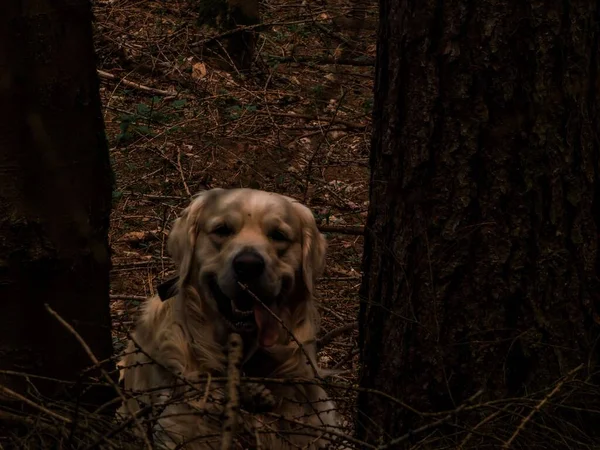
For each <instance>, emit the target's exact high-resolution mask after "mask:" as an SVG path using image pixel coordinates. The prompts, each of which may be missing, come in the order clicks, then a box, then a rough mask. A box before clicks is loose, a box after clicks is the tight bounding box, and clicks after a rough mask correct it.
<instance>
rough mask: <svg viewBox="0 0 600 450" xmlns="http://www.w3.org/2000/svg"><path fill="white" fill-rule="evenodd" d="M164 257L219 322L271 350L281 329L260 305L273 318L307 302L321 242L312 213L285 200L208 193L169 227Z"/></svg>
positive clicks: (238, 192)
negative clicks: (238, 326)
mask: <svg viewBox="0 0 600 450" xmlns="http://www.w3.org/2000/svg"><path fill="white" fill-rule="evenodd" d="M169 251H170V252H171V254H172V256H173V258H174V260H175V262H176V264H178V266H179V270H180V277H181V278H182V280H183V281H182V282H184V283H189V284H190V285H192V286H193V287H195V288H196V289H198V291H199V293H200V296H201V298H202V300H203V301H205V302H206V303H207V305H208V306H209V307H211V308H212V309H213V310H215V311H218V312H219V313H220V314H221V315H223V316H224V317H225V319H227V320H229V321H231V322H234V323H236V322H240V323H242V322H245V323H249V322H252V325H255V326H256V328H257V329H258V330H257V331H258V341H259V343H260V344H261V345H262V346H264V347H269V346H271V345H273V344H274V343H276V342H277V341H278V339H279V333H280V331H281V330H280V329H279V322H278V321H277V320H276V319H275V318H274V317H272V314H271V313H270V312H268V311H267V310H266V309H265V308H264V306H263V304H264V305H266V306H267V307H268V308H269V309H270V310H271V311H272V312H273V313H275V314H277V313H279V312H280V311H282V310H284V309H287V310H288V312H290V310H291V309H294V308H296V307H298V306H299V305H298V304H299V303H301V302H302V301H306V300H308V299H309V298H310V295H311V293H312V289H313V286H314V282H315V280H316V278H317V277H318V276H319V275H320V273H321V272H322V269H323V264H324V257H325V239H324V238H323V236H322V235H321V233H319V231H318V230H317V226H316V223H315V220H314V217H313V215H312V213H311V211H310V210H309V209H308V208H306V207H305V206H303V205H302V204H300V203H298V202H296V201H294V200H293V199H291V198H289V197H284V196H281V195H278V194H274V193H269V192H264V191H258V190H253V189H231V190H224V189H212V190H210V191H205V192H203V193H201V194H200V195H198V196H197V197H196V199H195V200H194V201H193V202H192V204H191V205H190V206H189V207H188V208H187V209H186V210H185V211H184V212H183V214H182V217H181V218H179V219H178V220H177V221H176V222H175V224H174V227H173V230H172V232H171V234H170V236H169ZM246 287H247V289H248V290H250V291H251V293H249V292H248V291H247V289H246ZM253 294H254V295H253ZM257 299H259V300H257Z"/></svg>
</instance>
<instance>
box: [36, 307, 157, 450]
mask: <svg viewBox="0 0 600 450" xmlns="http://www.w3.org/2000/svg"><path fill="white" fill-rule="evenodd" d="M44 306H45V307H46V309H47V310H48V312H49V313H50V314H51V315H52V316H53V317H54V318H55V319H56V320H58V321H59V322H60V324H61V325H62V326H63V327H65V328H66V329H67V331H69V332H70V333H71V334H73V336H75V339H77V341H78V342H79V344H80V345H81V347H82V348H83V350H84V351H85V352H86V353H87V355H88V357H89V358H90V360H91V361H92V363H94V365H95V366H96V367H98V369H99V370H100V372H101V373H102V376H103V377H104V378H105V379H106V381H107V382H108V384H110V385H111V386H112V387H113V388H114V390H115V392H116V393H117V395H118V396H119V397H120V398H121V401H122V402H123V404H124V405H125V407H126V408H127V412H128V413H129V414H131V415H132V416H134V413H133V411H132V410H131V407H130V405H129V403H128V402H127V399H126V398H125V396H124V395H123V392H121V389H119V386H118V385H117V383H115V381H114V380H113V379H112V378H111V377H110V375H109V374H108V373H107V372H106V370H105V369H104V367H102V364H100V361H98V358H96V355H94V352H92V349H91V348H90V347H89V345H87V342H85V340H84V339H83V338H82V337H81V335H80V334H79V333H78V332H77V331H75V329H74V328H73V327H72V326H71V325H70V324H69V323H68V322H67V321H66V320H65V319H63V318H62V317H61V316H60V315H59V314H58V313H57V312H56V311H54V310H53V309H52V308H51V307H50V305H49V304H48V303H46V304H45V305H44ZM135 425H136V427H137V428H138V430H139V432H140V434H141V437H142V439H143V440H144V444H146V447H147V448H148V450H152V444H150V441H149V439H148V436H146V433H145V431H144V427H143V426H142V424H141V423H140V422H139V421H138V420H137V419H136V420H135Z"/></svg>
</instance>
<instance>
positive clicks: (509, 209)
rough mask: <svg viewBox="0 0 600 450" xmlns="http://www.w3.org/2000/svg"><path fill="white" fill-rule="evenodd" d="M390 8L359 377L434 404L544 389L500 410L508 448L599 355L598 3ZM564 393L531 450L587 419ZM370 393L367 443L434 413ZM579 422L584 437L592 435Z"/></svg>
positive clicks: (381, 62)
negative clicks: (568, 406)
mask: <svg viewBox="0 0 600 450" xmlns="http://www.w3.org/2000/svg"><path fill="white" fill-rule="evenodd" d="M380 7H381V9H380V19H381V22H380V29H379V48H378V55H377V69H376V88H375V113H374V132H373V140H372V151H371V168H372V174H371V194H370V211H369V217H368V223H367V232H366V235H365V257H364V261H363V269H364V278H363V285H362V288H361V291H362V298H363V300H364V303H362V305H361V311H360V323H361V336H360V343H361V361H362V371H361V381H360V384H361V386H362V387H364V388H373V389H377V390H381V391H385V392H386V393H388V394H390V395H392V396H394V397H396V398H398V399H401V400H402V401H403V402H405V403H407V404H409V405H410V406H412V407H414V408H416V409H418V410H421V411H441V410H452V409H454V408H457V407H458V406H459V405H461V404H463V402H465V401H466V400H467V399H468V398H469V397H470V396H472V395H473V394H474V393H475V392H476V391H478V390H480V389H483V390H484V391H483V394H482V396H481V397H480V398H479V401H484V400H496V399H507V398H509V397H519V396H525V395H534V394H536V393H537V394H538V395H537V397H536V396H535V395H534V397H533V400H530V401H528V402H522V403H521V404H520V405H519V406H518V407H517V405H515V406H514V408H512V407H508V406H507V408H508V412H506V411H503V412H502V414H497V416H495V417H498V420H500V418H501V417H505V419H506V421H505V426H504V427H503V428H502V429H499V430H498V429H495V433H496V434H495V438H497V439H498V440H499V441H500V443H502V442H507V441H508V440H509V439H510V436H511V435H512V433H513V432H514V431H515V429H516V428H517V426H518V425H519V424H520V423H521V422H522V420H523V417H524V416H527V414H529V413H530V412H531V411H532V409H533V408H534V407H535V405H537V404H538V402H539V401H541V399H543V397H544V395H546V394H548V391H543V392H541V391H542V390H543V389H548V388H549V387H550V388H551V387H552V386H554V384H553V383H555V382H557V380H559V379H560V378H561V377H562V376H565V375H568V376H567V381H569V380H571V381H572V380H574V379H577V378H581V379H586V380H587V381H588V382H591V381H594V380H592V379H588V378H586V377H588V376H591V375H590V374H592V373H593V372H594V366H595V365H596V364H597V362H598V359H599V353H598V348H599V347H598V345H597V339H598V337H599V330H598V324H599V323H600V319H599V317H600V316H599V315H598V313H599V310H600V283H599V280H598V273H599V269H600V257H599V253H598V236H599V232H600V179H599V166H598V164H599V160H600V154H599V138H598V136H599V123H600V117H599V114H598V111H599V99H598V94H599V93H598V89H599V87H600V76H599V72H598V65H599V64H598V57H599V55H598V50H599V49H598V39H599V36H600V34H599V30H598V24H599V20H600V4H599V3H598V2H597V1H585V0H581V1H574V2H562V3H561V2H552V1H549V0H544V1H536V2H509V1H502V0H486V1H479V2H471V1H453V2H439V1H434V0H423V1H420V2H409V1H406V0H399V1H392V0H381V1H380ZM580 364H584V367H583V368H582V369H579V370H577V371H576V373H570V371H572V370H573V369H574V368H577V366H579V365H580ZM571 381H569V383H571ZM565 382H566V381H565ZM573 383H575V382H574V381H573ZM579 386H580V387H581V386H583V384H582V383H581V384H580V385H579ZM585 386H587V387H586V389H590V386H591V384H590V383H588V384H586V385H585ZM565 389H566V388H565V387H564V386H563V388H562V389H559V391H560V392H558V391H557V392H555V393H553V394H552V395H553V397H552V400H553V402H547V403H544V407H543V408H540V411H538V413H537V415H536V416H535V417H534V418H533V419H532V420H531V421H530V422H529V423H528V424H526V426H524V429H523V430H522V432H520V433H519V436H517V439H523V441H522V446H521V448H536V447H535V445H537V444H535V441H533V440H531V441H526V440H525V439H534V438H536V437H534V435H535V436H537V438H539V439H540V440H542V439H546V438H547V439H555V438H556V436H554V435H553V434H552V432H549V431H547V430H546V431H544V430H543V428H541V427H543V426H544V425H543V423H542V419H540V420H537V419H536V418H537V417H543V420H548V421H551V420H553V417H554V416H553V414H554V415H556V414H559V413H561V414H562V416H561V417H562V418H563V419H565V418H566V419H565V420H567V419H568V420H575V419H574V417H575V415H576V414H575V412H573V410H571V412H570V413H569V414H571V415H570V416H569V414H567V412H568V411H566V410H564V409H563V410H560V411H558V410H555V409H556V408H555V409H553V408H554V407H551V406H550V404H556V403H558V402H559V400H558V396H560V395H562V394H561V392H563V393H564V391H565ZM569 392H571V393H572V395H571V396H570V397H569V399H566V400H564V402H566V403H568V401H573V402H574V403H577V402H586V401H587V403H586V405H587V406H590V404H591V403H596V405H595V406H594V405H591V406H592V407H595V408H596V409H598V398H599V397H598V391H595V398H594V397H592V396H586V395H585V394H581V395H579V396H577V395H575V394H576V392H575V390H574V389H569ZM565 395H566V394H565ZM561 398H562V397H561ZM561 401H563V400H561ZM358 402H359V410H360V412H359V414H358V418H357V428H358V431H359V434H360V435H361V436H362V437H363V438H366V439H368V440H370V441H376V440H377V439H379V438H380V437H381V436H387V437H389V436H392V437H394V436H399V435H401V434H402V433H405V432H407V431H409V430H413V431H414V430H415V429H416V428H417V427H419V426H421V425H423V424H425V423H430V422H433V421H434V418H430V419H428V420H429V421H428V420H426V419H425V418H423V417H420V416H419V415H418V414H416V413H414V412H410V411H408V410H407V409H406V408H399V407H398V406H392V405H391V404H390V403H389V401H387V400H385V399H384V398H383V397H382V396H378V395H374V394H364V393H363V394H360V395H359V399H358ZM504 405H505V404H504V403H501V405H500V406H502V407H503V406H504ZM579 406H580V407H581V404H579ZM511 408H512V409H511ZM519 408H521V409H519ZM517 410H518V413H517ZM493 411H494V410H491V409H489V410H487V409H485V408H482V409H481V411H480V412H481V415H479V416H477V417H476V418H475V419H474V420H476V422H474V423H478V422H479V421H481V420H483V418H485V417H487V415H486V414H488V413H489V414H492V412H493ZM496 411H497V410H496ZM512 411H515V413H514V414H513V413H512ZM567 416H568V417H567ZM452 420H454V419H452ZM577 420H583V419H581V417H579V419H577ZM595 420H596V423H598V422H597V420H598V418H597V417H596V419H595ZM534 422H535V424H534ZM583 422H585V421H583ZM583 422H582V423H578V424H577V425H571V426H572V427H573V428H572V429H571V431H570V433H572V434H571V438H572V439H575V437H573V436H577V439H584V438H583V437H582V436H584V435H585V434H586V433H587V434H588V436H587V437H588V438H590V437H589V433H588V431H589V429H588V428H586V425H587V424H586V423H583ZM492 423H495V421H493V420H491V419H490V421H489V423H486V426H488V425H489V426H491V425H492ZM506 423H508V424H509V425H508V426H506ZM553 423H554V422H553ZM556 423H559V422H558V419H557V422H556ZM560 423H562V422H560ZM565 423H566V422H565ZM471 425H473V423H471ZM447 426H450V425H447ZM463 426H466V425H464V424H463ZM482 426H483V425H482ZM545 426H550V425H548V423H546V425H545ZM555 426H562V425H556V424H555ZM550 427H551V426H550ZM564 427H567V425H566V424H565V425H564ZM589 428H590V429H591V427H589ZM450 430H451V432H453V433H457V434H460V433H461V432H463V431H464V429H463V428H460V427H459V428H451V429H450ZM535 433H537V434H535ZM565 434H568V433H566V432H565ZM429 435H431V429H429V432H428V433H423V434H420V435H416V434H415V435H412V436H411V437H410V440H411V442H413V443H414V442H419V441H420V440H421V439H425V438H426V437H427V436H429ZM463 437H464V436H463ZM477 439H484V438H482V437H481V436H479V437H477ZM475 440H476V439H475V438H472V439H471V441H470V442H472V443H473V445H475ZM402 442H404V441H402ZM492 442H494V443H495V444H496V445H498V441H497V440H492ZM515 442H516V441H515ZM399 443H400V441H398V442H397V445H399ZM438 444H439V443H438ZM571 444H572V445H573V446H574V447H573V448H575V447H576V445H575V444H573V443H571ZM481 445H483V444H481ZM511 445H515V444H511ZM540 445H541V444H540ZM562 445H563V447H560V446H559V447H553V445H551V444H544V445H542V446H541V447H540V448H565V447H564V445H565V443H564V442H563V444H562ZM475 447H477V445H475ZM433 448H443V446H442V445H441V444H439V446H436V445H433ZM452 448H456V447H452ZM481 448H483V447H481Z"/></svg>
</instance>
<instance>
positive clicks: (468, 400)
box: [377, 389, 483, 450]
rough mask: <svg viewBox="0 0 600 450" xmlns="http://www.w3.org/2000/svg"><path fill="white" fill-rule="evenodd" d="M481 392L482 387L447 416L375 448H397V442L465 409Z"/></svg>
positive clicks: (438, 423)
mask: <svg viewBox="0 0 600 450" xmlns="http://www.w3.org/2000/svg"><path fill="white" fill-rule="evenodd" d="M481 394H483V389H481V390H479V391H477V392H476V393H475V394H474V395H472V396H471V397H470V398H469V399H467V401H466V402H464V403H463V404H462V405H460V406H459V407H458V408H456V409H455V410H454V411H451V412H450V413H449V414H448V415H447V416H444V417H442V418H441V419H438V420H436V421H435V422H432V423H429V424H427V425H423V426H422V427H420V428H417V429H416V430H412V431H409V432H408V433H406V434H404V435H402V436H400V437H398V438H396V439H392V440H391V441H390V442H388V443H387V444H383V445H380V446H379V447H377V450H384V449H388V448H397V446H398V444H400V443H402V442H404V441H406V440H407V439H410V438H411V437H413V436H414V435H415V434H417V433H422V432H423V431H427V430H431V429H432V428H436V427H438V426H439V425H441V424H443V423H444V422H447V421H449V420H450V419H452V417H453V416H454V415H456V414H457V413H459V412H460V411H462V410H463V409H465V408H466V407H467V405H468V404H469V403H471V402H472V401H473V400H475V399H476V398H477V397H479V396H481Z"/></svg>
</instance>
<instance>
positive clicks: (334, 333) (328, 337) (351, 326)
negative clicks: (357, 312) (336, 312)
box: [317, 322, 358, 350]
mask: <svg viewBox="0 0 600 450" xmlns="http://www.w3.org/2000/svg"><path fill="white" fill-rule="evenodd" d="M357 328H358V322H352V323H347V324H345V325H342V326H341V327H337V328H334V329H333V330H331V331H330V332H329V333H326V334H324V335H323V337H322V338H321V339H317V349H319V350H320V349H322V348H323V347H325V346H326V345H327V344H329V343H330V342H331V341H333V340H334V339H335V338H336V337H338V336H341V335H342V334H344V333H345V332H346V331H351V330H356V329H357Z"/></svg>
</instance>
